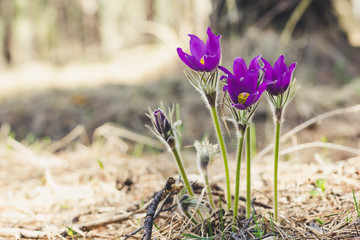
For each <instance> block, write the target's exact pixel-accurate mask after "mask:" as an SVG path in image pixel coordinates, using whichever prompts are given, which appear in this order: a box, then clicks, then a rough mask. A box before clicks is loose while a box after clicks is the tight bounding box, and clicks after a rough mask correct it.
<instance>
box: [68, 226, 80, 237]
mask: <svg viewBox="0 0 360 240" xmlns="http://www.w3.org/2000/svg"><path fill="white" fill-rule="evenodd" d="M66 228H67V234H68V235H69V236H70V237H73V236H76V235H79V234H78V233H77V232H76V231H75V230H74V229H72V228H71V227H66Z"/></svg>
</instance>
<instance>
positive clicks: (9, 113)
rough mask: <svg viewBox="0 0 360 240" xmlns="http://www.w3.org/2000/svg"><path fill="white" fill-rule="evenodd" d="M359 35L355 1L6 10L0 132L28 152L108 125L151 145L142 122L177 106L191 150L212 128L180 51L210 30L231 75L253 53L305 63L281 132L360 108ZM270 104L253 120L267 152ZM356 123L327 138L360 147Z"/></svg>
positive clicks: (4, 4) (0, 44)
mask: <svg viewBox="0 0 360 240" xmlns="http://www.w3.org/2000/svg"><path fill="white" fill-rule="evenodd" d="M359 25H360V1H358V0H353V1H350V0H316V1H315V0H314V1H311V0H281V1H275V0H267V1H260V0H256V1H245V0H182V1H169V0H136V1H125V0H54V1H46V0H32V1H28V0H1V1H0V53H1V54H0V82H1V94H0V108H1V111H0V124H4V123H7V124H9V125H10V126H11V128H12V134H14V136H15V137H16V139H18V140H25V141H27V142H28V144H31V142H32V141H34V140H36V139H42V138H49V139H52V140H57V139H61V138H63V137H64V136H65V135H67V134H68V133H69V132H70V131H72V130H73V129H74V128H76V126H79V125H81V126H83V127H84V128H83V129H86V134H87V136H89V138H91V136H92V134H93V132H94V130H95V129H97V128H98V127H100V126H101V125H103V124H104V123H106V122H114V123H116V124H118V125H119V126H121V128H123V129H126V130H130V131H131V132H136V133H140V134H143V135H150V133H149V131H147V129H146V128H145V127H144V125H145V124H148V123H149V121H148V119H147V117H146V116H145V114H144V113H145V112H147V108H148V106H150V107H152V108H155V107H157V106H158V105H159V102H160V101H163V102H164V104H165V105H166V106H169V105H170V104H174V103H180V107H181V118H182V120H183V122H184V124H185V125H184V127H185V128H184V138H186V142H185V143H186V144H191V143H192V142H193V140H195V139H198V138H201V137H202V136H203V135H204V134H205V133H206V132H210V133H211V132H212V126H211V123H210V122H211V121H210V120H209V116H208V112H207V110H206V109H205V108H204V104H203V103H202V101H201V100H200V98H199V96H198V94H197V92H196V91H195V90H193V89H192V87H191V86H190V84H189V83H188V82H187V80H186V79H185V77H184V75H183V73H182V69H183V68H185V65H184V64H183V63H182V62H181V61H180V60H179V59H178V57H177V54H176V47H182V48H183V49H188V41H189V38H188V36H187V34H188V33H192V34H196V35H198V36H200V37H201V38H202V39H206V28H207V26H210V27H211V28H212V29H213V32H214V33H215V34H221V35H222V48H223V59H222V65H224V66H226V67H230V66H231V65H232V61H233V59H234V58H235V57H237V56H241V57H243V58H245V59H246V60H247V61H249V60H250V59H251V58H253V57H255V56H256V55H258V54H262V56H264V57H265V58H267V59H268V60H269V61H270V62H274V61H275V60H276V59H277V58H278V56H279V55H280V54H281V53H284V54H285V56H286V57H285V59H286V62H287V63H288V64H290V63H292V62H297V63H298V65H297V69H296V72H295V76H296V78H297V80H298V82H299V83H300V85H301V88H300V90H299V92H298V94H297V96H296V98H295V100H294V101H293V103H292V105H291V107H289V110H288V112H287V115H286V120H287V121H286V123H285V129H291V128H292V127H294V126H296V125H298V124H299V123H301V122H303V121H304V120H306V119H308V118H311V117H314V116H315V115H317V114H320V113H323V112H326V111H330V110H332V109H335V108H338V107H345V106H351V105H353V104H356V103H358V102H359V99H360V28H359ZM263 100H265V99H263ZM263 102H264V103H263V104H261V106H260V110H259V113H257V115H256V116H255V121H258V122H259V130H258V131H257V135H258V138H259V139H265V141H263V143H262V141H260V142H259V143H258V144H259V145H261V146H264V145H265V144H267V143H269V141H271V138H272V130H271V128H270V130H269V132H267V131H265V130H264V129H266V126H268V125H271V124H272V116H271V114H270V113H269V110H268V106H267V104H266V101H263ZM353 118H354V117H353ZM353 118H351V117H349V118H347V120H348V122H349V123H348V125H346V124H345V123H341V122H340V124H338V125H342V127H336V126H335V125H337V124H333V125H332V126H331V131H330V130H329V126H328V128H327V129H325V130H324V131H325V132H326V137H327V138H329V139H330V140H331V138H332V136H334V139H335V138H336V139H338V138H339V135H340V136H347V137H349V138H348V140H349V139H350V141H349V142H350V145H351V146H353V147H358V146H359V140H358V139H359V136H360V129H359V127H358V126H354V121H356V120H358V118H354V119H353ZM264 120H267V121H264ZM337 121H338V123H339V120H337ZM204 123H206V124H204ZM344 124H345V125H346V126H348V127H347V128H346V127H344ZM356 125H358V124H356ZM334 126H335V127H334ZM323 134H324V132H323V133H321V134H320V135H314V136H313V135H311V136H312V137H313V138H317V139H319V138H321V137H322V136H323ZM128 136H129V135H128V134H123V136H121V137H123V138H127V137H128ZM304 138H311V137H309V136H304ZM130 139H134V138H131V137H130Z"/></svg>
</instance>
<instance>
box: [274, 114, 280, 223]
mask: <svg viewBox="0 0 360 240" xmlns="http://www.w3.org/2000/svg"><path fill="white" fill-rule="evenodd" d="M280 125H281V122H280V121H275V148H274V220H275V222H277V221H278V185H277V183H278V163H279V142H280Z"/></svg>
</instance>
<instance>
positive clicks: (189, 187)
mask: <svg viewBox="0 0 360 240" xmlns="http://www.w3.org/2000/svg"><path fill="white" fill-rule="evenodd" d="M172 152H173V154H174V157H175V160H176V163H177V165H178V168H179V171H180V174H181V177H182V179H183V180H184V184H185V187H186V190H187V192H188V194H189V196H190V197H193V196H194V192H193V190H192V188H191V186H190V183H189V180H188V178H187V176H186V173H185V169H184V166H183V165H182V162H181V159H180V155H179V153H178V151H177V149H176V148H174V149H172ZM196 212H197V213H198V214H199V217H200V218H201V219H202V220H203V216H202V214H201V212H200V210H199V209H198V210H197V211H196ZM193 222H194V221H193Z"/></svg>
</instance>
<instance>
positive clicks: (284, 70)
mask: <svg viewBox="0 0 360 240" xmlns="http://www.w3.org/2000/svg"><path fill="white" fill-rule="evenodd" d="M261 60H262V61H263V63H264V71H265V76H264V80H265V81H273V82H274V83H273V84H269V85H268V87H267V91H268V93H270V94H271V95H273V96H277V95H280V94H282V93H283V92H285V91H286V90H287V89H288V87H289V84H290V81H291V78H292V73H293V72H294V70H295V67H296V63H293V64H291V65H290V66H289V68H288V67H287V65H286V63H285V57H284V55H280V57H279V58H278V60H276V62H275V63H274V67H272V66H271V64H270V63H269V62H268V61H266V60H265V59H263V58H261Z"/></svg>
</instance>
